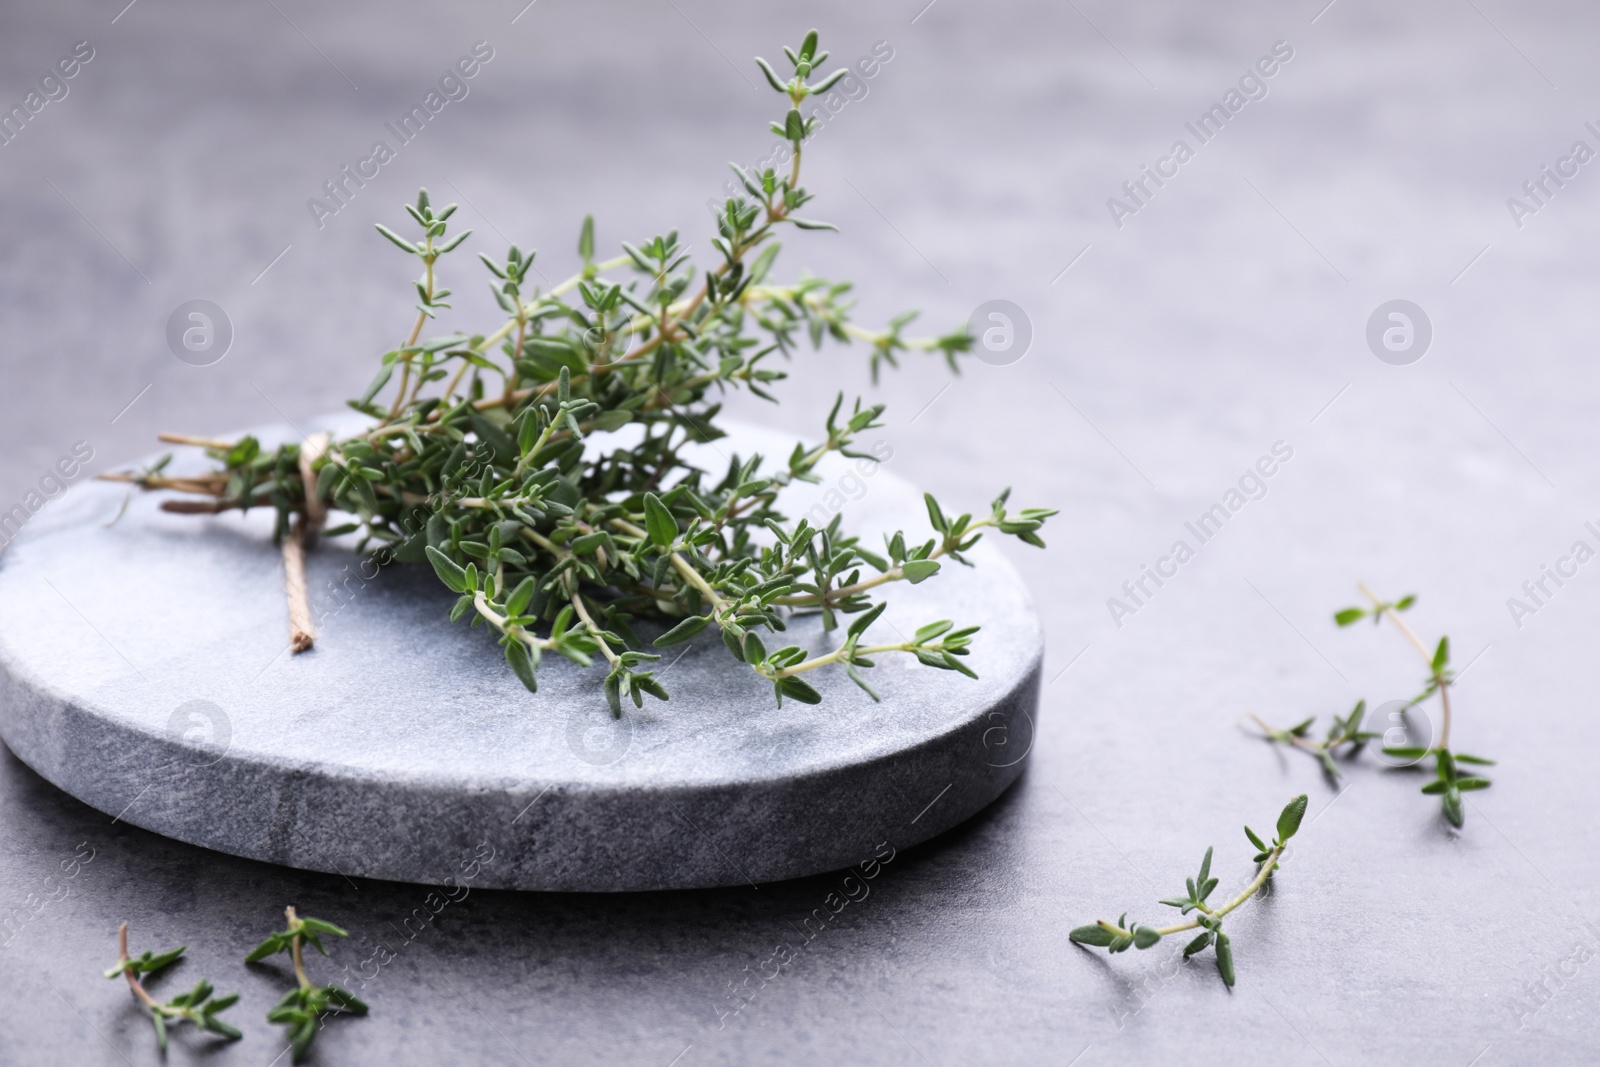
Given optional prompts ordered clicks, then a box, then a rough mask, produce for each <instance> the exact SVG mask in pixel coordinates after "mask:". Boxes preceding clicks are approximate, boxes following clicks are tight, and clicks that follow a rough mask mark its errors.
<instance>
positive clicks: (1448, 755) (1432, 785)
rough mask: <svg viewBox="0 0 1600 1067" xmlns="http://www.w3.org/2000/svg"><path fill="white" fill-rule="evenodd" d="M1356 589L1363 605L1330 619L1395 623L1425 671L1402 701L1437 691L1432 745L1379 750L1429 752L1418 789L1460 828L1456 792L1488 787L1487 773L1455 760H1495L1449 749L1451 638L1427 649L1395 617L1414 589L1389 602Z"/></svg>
mask: <svg viewBox="0 0 1600 1067" xmlns="http://www.w3.org/2000/svg"><path fill="white" fill-rule="evenodd" d="M1360 588H1361V592H1362V593H1363V594H1364V595H1365V596H1366V597H1367V599H1368V601H1370V604H1369V606H1367V607H1351V608H1344V609H1342V610H1340V611H1339V612H1337V613H1336V614H1335V615H1334V617H1333V621H1334V622H1335V623H1337V624H1338V625H1340V626H1350V625H1353V624H1354V623H1357V622H1359V621H1360V620H1362V619H1364V618H1370V619H1371V620H1372V621H1373V624H1374V625H1381V624H1382V622H1383V620H1384V619H1388V620H1389V621H1390V622H1391V623H1393V624H1394V627H1395V629H1397V630H1399V631H1400V633H1401V634H1402V635H1404V637H1405V639H1406V640H1407V642H1409V643H1410V645H1411V647H1412V648H1414V649H1416V652H1417V655H1419V656H1421V657H1422V661H1423V662H1424V663H1426V664H1427V665H1428V676H1427V678H1426V680H1425V682H1424V684H1423V690H1422V692H1421V693H1419V694H1417V695H1416V696H1415V697H1412V698H1411V700H1410V701H1408V702H1407V707H1408V708H1412V707H1416V706H1417V705H1419V704H1421V703H1422V702H1423V701H1424V700H1427V699H1428V698H1429V697H1431V696H1433V695H1434V694H1436V693H1437V694H1438V696H1439V709H1440V712H1439V713H1440V723H1439V739H1438V743H1437V744H1434V745H1432V746H1405V745H1397V746H1388V745H1386V746H1384V749H1383V752H1384V754H1385V755H1387V756H1391V757H1393V758H1395V759H1401V760H1408V761H1413V762H1414V761H1416V760H1421V759H1425V758H1426V757H1428V756H1432V757H1433V759H1434V780H1433V781H1431V782H1429V783H1427V784H1426V785H1424V786H1423V787H1422V791H1423V792H1424V793H1426V794H1428V795H1429V796H1437V797H1439V798H1440V804H1441V806H1442V808H1443V810H1444V817H1445V818H1446V819H1448V820H1449V821H1450V825H1452V826H1454V827H1456V828H1458V829H1459V828H1460V827H1461V826H1462V825H1463V823H1464V822H1465V821H1466V817H1465V813H1464V812H1463V811H1462V801H1461V794H1462V793H1467V792H1471V791H1472V790H1475V789H1487V788H1489V784H1490V783H1489V779H1487V778H1482V777H1479V776H1477V775H1470V774H1465V775H1464V774H1462V773H1461V771H1460V768H1459V764H1463V763H1466V764H1478V765H1484V766H1488V765H1493V763H1494V760H1492V759H1485V758H1483V757H1482V756H1469V755H1467V754H1465V753H1462V752H1453V751H1451V749H1450V728H1451V725H1452V723H1451V709H1450V688H1451V686H1453V685H1454V684H1455V681H1456V675H1455V672H1454V671H1452V670H1451V669H1450V638H1449V636H1448V635H1446V636H1444V637H1440V638H1439V642H1438V644H1436V645H1435V646H1434V648H1433V651H1432V652H1431V653H1430V652H1429V651H1428V649H1427V646H1425V645H1424V644H1423V643H1422V640H1421V639H1420V638H1419V637H1417V635H1416V632H1415V631H1414V630H1412V629H1411V627H1410V626H1408V625H1406V621H1405V620H1404V619H1402V618H1401V617H1400V613H1401V612H1402V611H1407V610H1409V609H1410V608H1411V607H1412V606H1413V605H1414V604H1416V602H1417V598H1416V596H1415V595H1407V596H1403V597H1401V598H1400V599H1399V600H1397V601H1394V602H1393V603H1390V602H1388V601H1385V600H1382V599H1380V598H1379V597H1378V595H1377V594H1376V593H1374V592H1373V591H1372V590H1371V589H1368V588H1367V586H1366V585H1365V583H1363V584H1361V586H1360Z"/></svg>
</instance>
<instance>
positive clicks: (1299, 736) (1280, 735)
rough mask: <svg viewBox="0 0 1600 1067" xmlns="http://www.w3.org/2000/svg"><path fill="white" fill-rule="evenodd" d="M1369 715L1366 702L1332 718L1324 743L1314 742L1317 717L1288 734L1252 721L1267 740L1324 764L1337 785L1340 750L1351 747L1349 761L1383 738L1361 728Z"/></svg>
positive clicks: (1299, 725) (1300, 724) (1361, 701)
mask: <svg viewBox="0 0 1600 1067" xmlns="http://www.w3.org/2000/svg"><path fill="white" fill-rule="evenodd" d="M1366 713H1367V702H1366V701H1365V700H1360V701H1357V702H1356V706H1355V707H1354V708H1352V709H1350V714H1348V715H1345V716H1342V717H1341V716H1338V715H1335V716H1334V717H1333V722H1332V724H1331V725H1329V727H1328V736H1327V737H1325V738H1323V739H1322V740H1321V741H1313V740H1311V727H1312V724H1313V723H1315V722H1316V721H1317V720H1316V718H1315V717H1312V718H1309V719H1305V720H1302V721H1301V722H1298V723H1296V724H1295V725H1293V726H1291V727H1289V728H1288V729H1287V730H1283V729H1279V728H1278V727H1276V726H1269V725H1267V724H1266V723H1265V722H1262V721H1261V719H1260V717H1258V716H1256V715H1251V716H1250V718H1252V719H1254V720H1255V723H1256V725H1257V726H1259V727H1261V732H1262V735H1263V736H1264V737H1266V739H1267V740H1269V741H1272V742H1274V743H1276V744H1280V745H1288V746H1289V747H1291V748H1297V749H1299V750H1300V751H1302V752H1308V753H1310V754H1311V755H1313V756H1315V757H1316V758H1317V760H1318V762H1320V763H1321V764H1322V771H1323V773H1324V774H1326V775H1327V776H1328V777H1329V778H1330V779H1333V780H1335V781H1337V780H1338V778H1339V765H1338V764H1337V763H1335V762H1334V761H1333V757H1334V756H1335V755H1336V754H1337V753H1338V752H1339V750H1340V749H1341V748H1343V747H1344V746H1346V745H1348V746H1349V749H1348V751H1347V752H1346V754H1345V755H1346V758H1349V757H1352V756H1355V755H1356V754H1357V753H1359V752H1360V751H1361V749H1362V748H1363V747H1365V746H1366V743H1367V742H1368V741H1370V740H1372V739H1373V738H1375V737H1379V736H1381V735H1379V734H1375V733H1372V732H1371V731H1368V730H1363V729H1362V728H1361V720H1362V719H1363V718H1364V717H1365V716H1366Z"/></svg>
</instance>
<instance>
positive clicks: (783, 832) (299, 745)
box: [0, 419, 1044, 892]
mask: <svg viewBox="0 0 1600 1067" xmlns="http://www.w3.org/2000/svg"><path fill="white" fill-rule="evenodd" d="M344 421H345V422H346V423H348V422H349V420H344ZM308 425H309V426H311V427H317V428H321V427H329V428H332V429H334V431H335V432H336V433H337V432H338V420H336V419H333V420H329V419H319V420H310V422H309V423H308ZM729 430H730V434H729V436H727V437H725V438H722V439H720V440H719V441H718V442H717V443H716V444H715V445H714V446H706V445H702V446H699V447H698V448H695V449H691V450H690V451H689V452H688V453H686V455H688V456H689V459H690V462H694V463H698V464H701V465H703V466H704V467H705V468H706V469H708V470H715V471H720V470H721V469H722V466H723V465H725V464H726V462H727V457H728V456H730V455H742V456H745V457H748V456H751V455H753V454H757V453H760V454H763V455H766V456H783V455H787V454H788V453H789V451H790V450H792V449H793V447H794V442H793V441H792V440H790V439H788V438H786V437H784V436H783V435H782V434H780V433H776V432H773V431H771V430H761V429H758V428H756V427H741V426H738V425H737V424H734V425H732V426H730V427H729ZM346 432H348V428H347V430H346ZM239 436H241V434H240V433H235V434H231V435H228V437H229V439H237V437H239ZM255 436H256V437H257V438H258V439H260V440H262V441H263V442H264V443H265V444H267V445H268V446H270V445H271V444H272V443H273V442H274V441H278V440H283V439H285V438H293V436H294V433H293V431H292V430H290V429H289V428H288V427H286V426H283V427H268V428H266V429H265V430H257V431H255ZM606 436H608V435H599V436H597V437H596V438H593V439H591V440H590V442H589V445H590V447H591V448H593V449H595V450H597V451H604V450H605V449H607V448H610V447H617V445H616V443H615V442H613V443H611V444H608V443H607V442H606V441H605V440H604V438H605V437H606ZM610 436H613V437H614V436H616V435H610ZM196 451H197V450H191V453H190V455H188V456H185V457H183V458H175V459H174V460H173V461H172V462H171V463H170V464H169V465H168V466H167V468H166V470H167V471H168V472H171V473H173V474H184V473H190V472H191V471H192V472H193V473H201V472H203V471H204V470H206V469H208V467H209V464H208V462H207V461H206V460H204V459H203V458H202V457H200V456H198V455H196V454H195V452H196ZM150 462H151V460H149V459H147V460H144V461H141V462H139V463H137V464H133V465H131V466H137V467H144V466H148V465H149V463H150ZM815 473H816V475H817V477H818V478H819V479H820V480H819V482H818V483H817V484H816V485H812V484H809V483H805V482H800V483H796V484H795V485H793V486H791V487H789V489H788V490H786V491H785V493H784V494H782V495H781V496H780V498H779V506H780V507H782V508H785V509H787V510H788V511H789V512H790V513H791V514H793V515H795V516H797V517H798V516H800V515H802V514H806V513H807V511H808V506H809V508H820V509H823V510H821V511H818V512H816V514H814V515H813V518H814V519H815V518H822V516H823V515H824V514H827V513H828V512H829V511H831V508H830V506H829V504H828V503H827V500H828V498H829V494H831V493H837V491H836V490H835V489H834V488H833V487H834V486H835V485H837V484H840V483H841V482H845V481H846V480H848V484H851V485H857V484H859V485H861V486H862V487H863V488H862V491H861V494H860V499H859V500H849V499H848V498H846V497H844V496H842V495H840V496H839V497H838V499H839V500H841V501H842V502H843V510H842V512H840V513H841V514H843V515H844V516H845V521H847V522H848V523H849V524H850V528H851V529H852V530H853V531H855V532H857V533H859V534H860V535H861V536H863V537H865V538H867V539H868V543H871V544H877V543H879V542H880V541H881V539H882V538H883V536H884V535H885V534H892V533H893V532H894V531H895V530H896V529H898V528H899V527H900V525H901V524H902V523H904V522H905V521H906V520H907V519H908V518H911V519H916V520H917V521H919V522H923V523H925V522H926V518H925V516H924V512H923V504H922V494H921V493H920V492H919V491H918V490H916V489H915V488H913V487H912V486H911V485H909V484H908V483H907V482H906V481H905V480H904V479H902V478H899V477H897V476H895V475H894V474H892V473H890V472H887V471H884V470H882V469H881V465H880V464H879V463H878V462H877V461H876V460H873V459H871V458H866V459H850V458H846V457H843V456H839V455H837V454H834V455H830V456H828V457H826V458H825V459H824V460H823V462H822V463H819V464H818V467H817V470H816V472H815ZM171 495H172V494H161V493H146V494H139V495H138V496H137V497H136V498H134V499H132V500H129V499H128V491H127V487H126V486H124V485H120V484H118V483H113V482H93V483H90V484H87V485H82V486H78V487H75V488H73V489H71V490H70V491H69V492H68V493H67V495H66V496H65V497H64V498H63V499H61V500H60V501H57V502H54V503H53V506H52V507H51V508H50V510H49V511H48V512H45V511H43V510H41V512H40V514H39V517H38V520H37V521H30V522H29V523H28V525H27V526H26V527H25V528H24V529H23V530H22V532H21V534H20V535H19V536H18V537H17V538H16V539H15V540H14V541H13V542H12V543H11V544H10V545H8V546H7V548H6V550H5V552H4V554H0V603H4V604H5V605H6V609H7V610H6V612H5V614H4V616H0V738H3V739H4V741H5V743H6V745H7V746H9V747H10V749H11V751H12V752H13V753H15V754H16V755H17V756H18V757H20V758H21V759H22V760H23V761H24V762H26V763H27V764H28V765H29V766H30V767H32V768H33V769H34V770H35V771H37V772H39V773H40V774H42V775H43V776H44V777H45V778H47V779H49V780H50V781H52V782H54V783H55V784H56V785H58V786H60V787H61V788H62V789H64V790H66V791H67V792H68V793H71V794H72V795H73V796H75V797H77V798H78V799H80V800H83V801H84V802H86V803H88V804H90V805H92V806H94V807H97V808H99V809H100V810H101V811H103V812H105V813H107V814H108V815H113V816H117V817H119V818H120V819H121V820H122V821H125V822H128V823H131V824H133V825H135V826H142V827H144V828H145V829H148V830H154V831H156V832H157V833H160V834H164V835H166V836H168V837H174V838H177V839H179V840H182V841H187V842H190V843H192V844H197V845H203V846H205V847H207V848H211V849H216V850H218V851H221V852H226V853H230V854H232V855H235V856H244V857H248V858H251V859H259V860H266V861H268V862H272V863H281V864H286V865H288V866H291V867H298V868H301V869H304V870H313V871H325V872H328V873H340V874H345V875H352V876H362V877H369V878H385V879H390V880H393V881H404V882H414V883H423V884H428V885H440V884H453V883H454V881H455V880H457V879H458V878H459V877H460V876H461V873H462V870H461V868H462V867H463V866H464V865H465V864H466V863H467V862H473V863H476V862H478V859H477V856H478V853H480V852H484V853H486V854H488V855H491V856H492V857H493V862H492V864H490V863H484V864H483V871H482V873H481V874H480V875H479V877H478V878H477V880H476V881H477V884H478V885H480V886H482V887H485V888H500V889H539V890H586V891H612V892H616V891H622V890H646V889H683V888H706V887H712V886H723V885H751V886H753V885H755V884H756V883H757V882H768V881H778V880H782V879H787V878H799V877H804V876H807V875H814V874H820V873H823V872H825V871H833V870H842V869H845V868H848V867H850V866H852V865H853V864H855V863H856V862H858V861H860V860H863V859H871V858H872V856H873V853H874V850H875V849H876V848H877V847H878V846H880V845H886V844H887V842H888V841H889V840H890V838H897V839H898V840H899V843H900V844H901V845H905V846H909V845H913V844H917V843H919V842H921V841H924V840H927V839H928V838H931V837H933V836H935V835H937V834H939V833H941V832H942V831H944V830H947V829H949V828H950V827H952V826H954V825H956V824H958V823H960V822H962V821H963V820H965V819H966V818H968V817H969V816H971V815H972V814H973V813H974V812H976V811H978V810H980V809H981V808H983V807H984V806H986V805H987V804H989V803H990V802H991V801H993V800H994V799H995V797H997V796H999V795H1000V793H1001V792H1003V791H1004V790H1005V788H1006V787H1007V786H1009V785H1010V784H1011V783H1012V782H1013V781H1015V780H1016V777H1017V776H1018V775H1019V774H1021V773H1022V771H1023V768H1024V765H1025V761H1026V759H1027V755H1028V751H1029V749H1030V748H1031V747H1032V743H1033V729H1034V715H1035V713H1036V711H1037V707H1038V694H1039V671H1040V660H1041V657H1042V655H1043V651H1044V650H1043V644H1042V634H1041V632H1040V628H1039V622H1038V616H1037V614H1036V613H1035V611H1034V608H1033V605H1032V603H1031V601H1030V599H1029V597H1028V593H1027V590H1026V588H1025V587H1024V586H1023V585H1022V582H1021V579H1020V578H1019V577H1018V575H1017V573H1016V570H1015V569H1014V568H1013V567H1012V566H1011V565H1010V564H1009V563H1008V562H1007V561H1006V560H1005V558H1004V557H1003V556H1001V555H1000V554H999V553H998V552H996V551H994V550H993V548H992V546H990V545H987V544H983V543H980V544H979V545H977V546H976V547H975V549H974V550H973V553H972V555H971V556H970V557H969V559H970V561H971V563H972V566H971V567H963V566H960V565H958V564H951V565H950V566H949V567H948V568H946V569H945V573H944V574H942V575H941V576H939V577H940V578H941V579H942V580H936V581H926V582H923V583H920V584H919V585H917V586H911V585H904V586H902V587H898V588H895V589H892V590H891V591H890V594H891V595H890V596H889V597H887V598H886V599H887V600H888V603H889V605H890V607H889V609H888V610H886V611H885V613H884V614H883V615H882V616H881V617H880V618H879V619H878V620H877V621H876V622H875V623H874V624H873V627H872V628H871V629H869V630H868V631H867V632H866V633H865V634H864V635H863V647H865V646H867V645H875V644H886V643H891V644H892V643H894V642H897V641H900V640H903V639H904V636H903V635H906V634H910V633H914V632H915V631H916V630H917V629H918V628H920V627H921V626H924V625H926V624H928V623H931V622H936V621H938V620H941V619H943V620H954V621H955V622H956V624H957V625H959V626H980V627H982V629H981V631H980V634H979V636H978V637H977V638H976V645H975V648H974V651H973V655H972V656H971V657H970V659H971V661H972V663H971V666H972V668H973V669H974V670H975V671H977V672H978V674H979V678H977V679H971V678H968V677H966V676H964V675H961V674H958V673H956V672H953V671H934V670H929V669H927V668H925V667H921V666H920V665H919V664H918V663H916V662H915V660H913V659H911V658H910V657H907V656H894V655H885V656H881V657H878V660H879V662H880V665H879V666H878V667H875V668H873V669H872V670H871V671H870V674H871V676H872V683H873V687H874V689H875V690H876V691H877V692H878V693H879V695H880V697H881V700H880V701H874V700H873V699H872V698H871V697H870V696H868V695H867V694H866V693H865V692H863V691H862V690H860V689H859V688H857V687H856V685H855V684H854V683H853V682H851V681H850V680H849V679H848V678H847V677H846V676H845V674H844V672H843V670H842V669H840V670H829V669H823V670H822V671H819V672H816V673H815V674H814V675H813V677H814V678H815V683H814V684H815V685H816V687H817V689H818V692H820V693H821V694H822V696H823V701H822V703H820V704H814V705H807V704H803V703H800V702H798V701H794V700H789V701H785V702H784V703H783V704H782V705H781V706H776V701H775V700H774V698H773V695H772V689H771V685H770V683H765V682H762V681H761V680H760V679H759V678H757V677H755V676H754V675H753V674H752V672H751V671H750V670H749V669H748V668H747V667H746V666H745V665H744V664H743V663H742V662H738V661H735V660H733V659H731V658H730V657H729V655H728V652H727V649H726V648H724V647H723V644H722V640H721V638H720V636H718V635H717V634H716V633H713V632H708V633H704V634H701V635H700V636H699V637H698V638H696V639H694V640H693V641H690V642H688V643H686V644H685V645H684V646H683V647H681V648H680V647H673V648H671V649H669V650H666V652H665V653H664V658H663V659H662V660H661V661H660V663H659V664H658V665H657V669H656V676H657V677H658V678H659V679H660V680H661V681H662V682H663V683H664V684H666V685H667V687H668V689H669V691H670V692H671V694H672V698H671V699H670V701H667V702H663V703H657V702H655V701H653V700H652V701H650V702H647V704H646V706H645V707H643V708H634V707H632V706H631V704H629V705H626V706H625V709H624V713H623V716H622V717H621V718H620V719H613V718H612V716H611V713H610V710H609V708H608V707H607V706H606V702H605V697H604V695H603V693H602V692H601V689H600V681H601V678H602V676H603V670H602V669H601V668H600V667H594V668H587V669H586V668H584V667H581V666H579V665H578V664H575V663H571V662H570V661H567V660H565V659H563V658H561V657H558V656H551V657H549V658H548V659H547V660H546V662H545V663H544V665H543V666H542V668H541V670H540V672H539V680H540V686H539V691H538V693H536V694H530V693H529V692H528V691H527V690H526V689H524V688H523V687H522V683H521V682H519V681H517V679H516V677H515V676H514V675H513V674H512V673H511V671H510V670H509V668H507V667H506V666H505V664H504V661H503V658H502V656H501V654H500V650H499V647H498V646H497V645H496V644H495V642H494V641H492V640H490V639H489V637H488V636H487V635H486V634H485V633H484V631H482V630H472V629H470V628H468V627H467V626H466V625H465V624H457V625H454V626H452V625H451V623H450V621H449V609H450V605H451V604H452V603H453V602H454V596H453V595H452V594H451V593H450V592H449V590H447V589H445V588H444V587H443V586H441V585H440V584H439V582H438V580H437V579H436V578H435V577H434V575H433V572H432V568H430V567H429V566H427V565H426V564H415V565H406V564H391V565H389V566H387V567H382V568H380V567H379V566H378V565H376V564H375V563H373V562H372V560H371V559H370V557H367V556H363V555H359V554H357V553H356V552H355V551H353V549H352V547H351V546H350V545H348V544H345V545H340V544H324V545H321V546H319V548H318V549H317V550H316V551H314V552H313V553H312V554H311V555H310V557H309V560H308V570H307V585H308V587H309V590H310V594H311V595H310V608H311V612H312V616H313V618H314V619H315V621H316V627H317V630H318V631H319V633H320V637H319V640H318V643H317V646H316V647H315V648H313V649H311V650H310V651H308V652H305V653H302V654H299V655H293V654H290V655H284V654H283V652H284V648H285V646H286V642H287V612H286V609H285V606H284V603H283V573H282V566H281V564H280V562H279V559H278V552H277V550H276V548H275V547H274V546H273V544H272V527H273V523H274V521H275V514H274V513H272V512H270V511H265V512H263V511H260V510H258V511H256V512H254V513H252V514H250V515H238V514H234V515H227V516H215V517H212V516H193V515H174V514H172V513H169V512H165V511H162V510H161V509H160V505H161V502H162V501H161V498H162V497H164V496H165V497H170V496H171ZM828 517H829V518H831V514H830V515H828ZM913 529H915V527H914V528H913ZM915 536H920V534H916V535H915ZM656 632H659V630H657V631H656ZM647 633H648V631H647ZM784 636H785V639H786V640H787V641H788V642H790V643H792V644H796V645H798V646H800V647H801V648H804V649H806V650H807V651H808V653H810V654H812V655H820V654H823V653H825V652H827V651H829V650H831V649H832V647H834V644H835V643H836V642H837V640H838V638H839V635H838V634H837V633H836V634H832V635H829V634H827V633H825V632H824V631H823V628H822V620H821V617H820V616H816V615H810V616H796V617H794V619H793V620H792V625H791V626H790V629H789V630H788V631H787V632H786V634H785V635H784ZM106 646H110V647H111V648H113V649H116V650H118V655H116V656H113V657H110V658H107V657H105V656H104V655H103V654H102V653H103V649H104V648H105V647H106ZM122 650H126V653H125V654H123V651H122ZM136 662H139V663H143V664H144V665H145V666H144V667H142V668H141V667H138V666H135V663H136ZM263 662H264V663H265V664H266V666H264V667H262V666H259V664H261V663H263ZM175 688H178V689H181V690H182V691H183V693H184V694H185V695H184V697H183V699H182V700H181V701H179V702H178V703H176V704H174V703H173V699H172V693H173V691H174V689H175ZM464 857H470V858H471V859H470V860H468V859H464Z"/></svg>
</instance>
